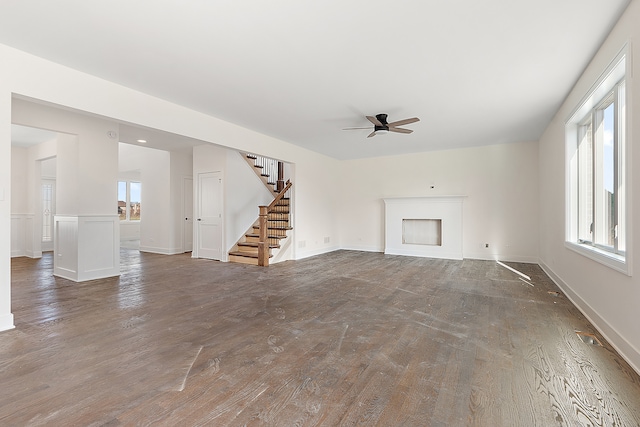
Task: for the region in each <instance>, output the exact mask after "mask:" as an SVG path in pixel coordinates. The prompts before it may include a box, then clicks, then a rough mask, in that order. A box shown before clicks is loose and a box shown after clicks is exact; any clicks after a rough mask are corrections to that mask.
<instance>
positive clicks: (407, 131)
mask: <svg viewBox="0 0 640 427" xmlns="http://www.w3.org/2000/svg"><path fill="white" fill-rule="evenodd" d="M389 132H398V133H411V132H413V130H411V129H402V128H392V127H389Z"/></svg>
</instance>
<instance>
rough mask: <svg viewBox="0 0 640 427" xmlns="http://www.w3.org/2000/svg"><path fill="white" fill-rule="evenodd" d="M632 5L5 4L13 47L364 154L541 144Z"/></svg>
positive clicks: (572, 0) (584, 0) (179, 0)
mask: <svg viewBox="0 0 640 427" xmlns="http://www.w3.org/2000/svg"><path fill="white" fill-rule="evenodd" d="M629 1H630V0H606V1H603V0H561V1H559V0H537V1H527V2H525V1H514V0H482V1H479V0H450V1H442V0H401V1H396V2H390V1H385V2H383V1H381V0H367V1H364V0H325V1H303V0H297V1H295V0H271V1H264V0H235V1H230V0H216V1H211V0H210V1H207V0H191V1H183V0H164V1H161V2H160V1H157V0H136V1H131V0H93V1H86V0H57V1H50V0H3V1H2V2H1V3H0V43H3V44H6V45H9V46H13V47H16V48H18V49H21V50H24V51H27V52H30V53H33V54H35V55H38V56H41V57H44V58H47V59H50V60H52V61H55V62H58V63H61V64H64V65H67V66H69V67H72V68H76V69H79V70H83V71H86V72H88V73H91V74H94V75H96V76H99V77H102V78H105V79H108V80H111V81H114V82H117V83H120V84H122V85H125V86H128V87H131V88H134V89H137V90H140V91H142V92H146V93H149V94H152V95H155V96H158V97H160V98H164V99H167V100H170V101H173V102H175V103H178V104H182V105H184V106H187V107H190V108H193V109H195V110H198V111H202V112H204V113H207V114H210V115H213V116H216V117H219V118H221V119H223V120H227V121H229V122H232V123H236V124H238V125H241V126H244V127H247V128H250V129H253V130H256V131H258V132H261V133H264V134H267V135H271V136H273V137H276V138H279V139H282V140H284V141H288V142H290V143H293V144H297V145H300V146H302V147H306V148H309V149H311V150H314V151H317V152H320V153H324V154H326V155H329V156H332V157H335V158H339V159H351V158H360V157H373V156H383V155H392V154H400V153H411V152H419V151H429V150H441V149H450V148H461V147H471V146H479V145H486V144H496V143H510V142H521V141H531V140H537V139H538V138H539V136H540V135H541V133H542V132H543V131H544V129H545V128H546V126H547V125H548V123H549V121H550V120H551V118H552V116H553V115H554V113H555V112H556V111H557V109H558V107H559V106H560V103H561V102H562V100H563V99H564V97H565V96H566V95H567V93H568V92H569V90H570V89H571V87H572V86H573V85H574V83H575V81H576V80H577V78H578V76H579V75H580V74H581V72H582V71H583V70H584V68H585V67H586V65H587V64H588V62H589V60H590V59H591V57H592V56H593V54H594V53H595V52H596V50H597V49H598V47H599V46H600V44H601V43H602V41H603V40H604V38H605V37H606V35H607V34H608V32H609V31H610V29H611V28H612V26H613V25H614V24H615V22H616V21H617V19H618V18H619V16H620V15H621V14H622V12H623V11H624V8H625V7H626V6H627V4H628V3H629ZM377 113H388V114H389V121H395V120H400V119H404V118H408V117H414V116H417V117H419V118H420V119H421V121H420V122H419V123H415V124H412V125H408V126H407V128H411V129H413V130H414V131H415V132H414V133H413V134H411V135H404V134H387V135H384V136H376V137H374V138H369V139H367V138H366V136H367V135H368V133H369V132H370V131H369V130H356V131H344V130H342V129H343V128H346V127H358V126H368V125H369V122H368V121H367V120H366V119H365V118H364V116H365V115H375V114H377Z"/></svg>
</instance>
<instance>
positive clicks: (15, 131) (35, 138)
mask: <svg viewBox="0 0 640 427" xmlns="http://www.w3.org/2000/svg"><path fill="white" fill-rule="evenodd" d="M57 136H58V134H57V133H56V132H51V131H49V130H44V129H37V128H32V127H28V126H20V125H11V145H14V146H16V147H31V146H32V145H38V144H42V143H43V142H47V141H51V140H52V139H54V138H56V137H57Z"/></svg>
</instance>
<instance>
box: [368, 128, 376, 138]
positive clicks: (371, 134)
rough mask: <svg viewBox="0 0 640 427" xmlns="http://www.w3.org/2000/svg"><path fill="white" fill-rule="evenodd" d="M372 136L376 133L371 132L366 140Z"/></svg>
mask: <svg viewBox="0 0 640 427" xmlns="http://www.w3.org/2000/svg"><path fill="white" fill-rule="evenodd" d="M372 136H376V131H375V130H374V131H373V132H371V133H370V134H369V136H368V137H367V138H371V137H372Z"/></svg>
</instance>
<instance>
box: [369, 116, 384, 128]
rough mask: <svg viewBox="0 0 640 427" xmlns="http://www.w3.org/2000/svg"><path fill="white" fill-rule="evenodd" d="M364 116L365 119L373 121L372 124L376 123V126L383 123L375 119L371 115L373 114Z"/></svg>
mask: <svg viewBox="0 0 640 427" xmlns="http://www.w3.org/2000/svg"><path fill="white" fill-rule="evenodd" d="M366 117H367V120H369V121H370V122H371V123H373V124H374V125H376V126H383V124H382V123H380V120H378V119H376V118H375V117H373V116H366Z"/></svg>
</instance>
